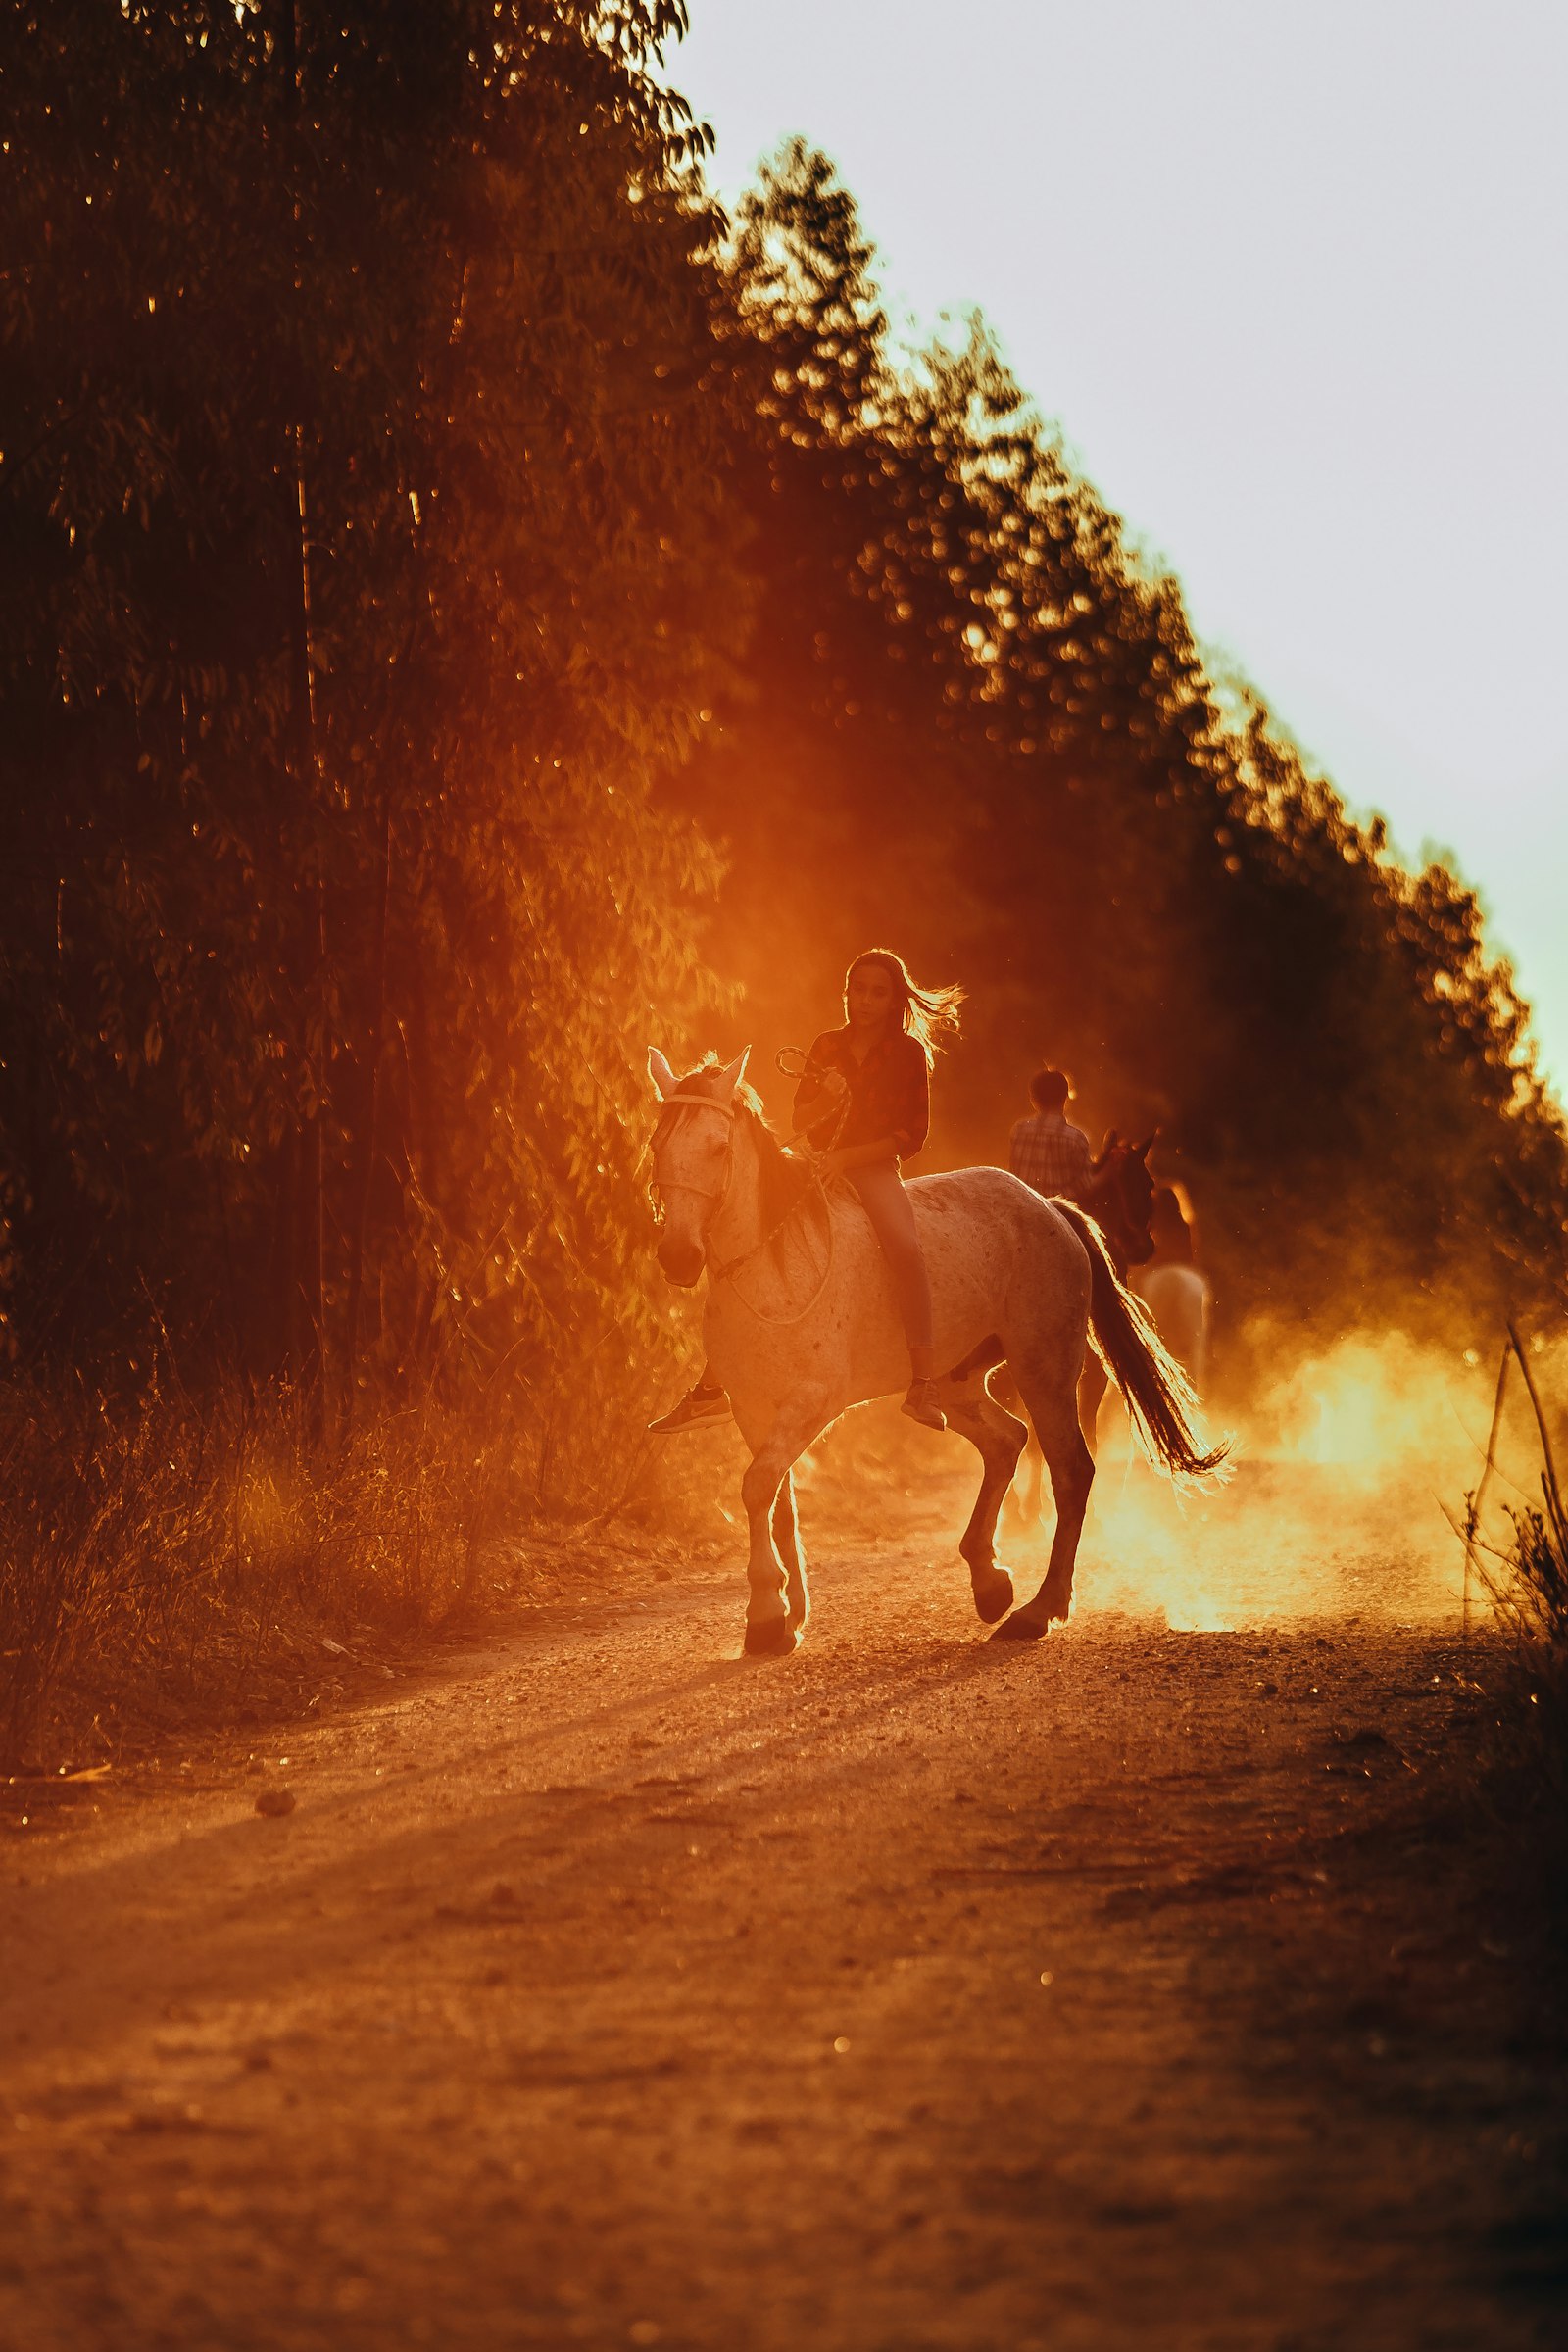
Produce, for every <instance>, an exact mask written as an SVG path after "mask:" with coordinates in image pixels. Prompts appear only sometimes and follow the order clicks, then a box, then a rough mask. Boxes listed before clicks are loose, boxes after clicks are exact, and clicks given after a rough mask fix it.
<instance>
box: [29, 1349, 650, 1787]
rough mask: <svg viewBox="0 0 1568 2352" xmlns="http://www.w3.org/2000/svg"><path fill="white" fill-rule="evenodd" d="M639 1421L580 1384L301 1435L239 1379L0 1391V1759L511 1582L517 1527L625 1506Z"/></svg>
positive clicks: (214, 1698) (414, 1409) (280, 1672)
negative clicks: (95, 1389) (216, 1383)
mask: <svg viewBox="0 0 1568 2352" xmlns="http://www.w3.org/2000/svg"><path fill="white" fill-rule="evenodd" d="M632 1404H633V1406H634V1405H635V1400H632ZM642 1419H643V1416H642V1414H641V1413H640V1412H639V1411H637V1410H636V1409H628V1404H627V1401H626V1400H621V1399H614V1400H613V1399H610V1398H608V1397H603V1396H600V1395H598V1394H597V1393H595V1391H594V1390H593V1389H592V1388H591V1387H583V1388H582V1389H581V1390H580V1392H579V1393H575V1394H573V1395H570V1396H566V1395H563V1394H562V1393H561V1392H560V1391H559V1390H553V1391H552V1392H551V1395H550V1397H549V1399H548V1401H547V1402H545V1403H538V1402H536V1401H535V1400H533V1399H531V1398H530V1397H528V1396H526V1395H525V1394H522V1393H517V1392H510V1393H505V1394H500V1393H497V1394H492V1395H489V1396H484V1397H477V1398H475V1397H471V1395H470V1396H469V1397H467V1398H466V1399H465V1400H464V1401H462V1402H455V1401H453V1400H451V1399H449V1398H446V1397H443V1396H442V1395H441V1394H440V1393H439V1392H437V1391H435V1390H431V1391H430V1392H429V1393H427V1394H425V1395H424V1396H422V1397H419V1398H418V1399H417V1401H414V1402H408V1401H404V1402H397V1403H394V1402H391V1401H388V1400H382V1401H380V1402H378V1403H372V1404H368V1405H365V1406H362V1408H361V1410H360V1411H359V1413H358V1414H357V1416H356V1419H355V1421H354V1423H353V1426H352V1427H351V1428H349V1429H348V1430H346V1431H342V1432H340V1433H339V1434H338V1435H337V1436H336V1437H335V1438H332V1439H328V1440H327V1441H326V1442H325V1443H322V1442H321V1441H320V1440H319V1438H316V1437H313V1435H312V1433H311V1425H310V1418H309V1416H308V1415H307V1414H306V1413H305V1412H304V1411H303V1410H302V1408H301V1401H300V1399H299V1398H298V1397H295V1396H293V1395H291V1394H290V1393H288V1392H287V1391H276V1390H273V1391H270V1392H264V1393H261V1394H258V1393H257V1392H255V1391H254V1390H250V1389H247V1388H246V1387H244V1386H242V1385H241V1384H240V1383H238V1382H232V1383H228V1384H225V1385H222V1386H221V1387H219V1388H218V1389H217V1390H216V1391H215V1392H210V1393H204V1394H203V1395H201V1396H200V1397H196V1396H192V1395H191V1394H189V1393H188V1392H187V1391H186V1390H184V1389H183V1388H182V1387H181V1386H179V1384H178V1383H177V1382H176V1381H173V1380H172V1379H169V1378H165V1379H163V1380H160V1381H156V1382H154V1383H153V1384H152V1385H151V1386H150V1387H149V1388H148V1389H147V1390H146V1391H144V1392H143V1393H142V1394H140V1395H138V1396H137V1397H133V1398H128V1399H124V1398H120V1399H117V1398H113V1397H108V1396H104V1395H101V1394H94V1393H90V1392H89V1391H87V1390H86V1389H84V1388H81V1387H77V1388H74V1389H60V1388H57V1389H54V1390H46V1389H42V1388H39V1387H36V1386H32V1387H24V1386H20V1385H13V1386H11V1387H9V1388H6V1389H4V1390H0V1758H3V1759H4V1760H5V1761H7V1762H9V1763H12V1764H16V1763H27V1762H36V1761H38V1760H39V1759H41V1758H43V1757H45V1756H50V1757H53V1756H55V1755H57V1754H58V1753H59V1752H61V1751H62V1750H63V1749H65V1750H67V1751H69V1752H71V1753H73V1754H76V1755H82V1754H86V1753H101V1752H103V1750H104V1748H105V1747H106V1746H107V1747H110V1748H113V1747H114V1746H116V1745H117V1744H118V1743H119V1741H120V1740H122V1739H123V1737H124V1735H125V1734H126V1733H127V1732H133V1731H135V1730H137V1729H139V1728H145V1727H153V1726H157V1725H158V1724H160V1723H161V1722H167V1721H169V1720H171V1719H176V1720H177V1719H179V1718H180V1717H181V1716H185V1715H189V1714H190V1713H191V1712H193V1711H204V1712H215V1711H221V1710H222V1709H223V1708H224V1707H232V1706H237V1705H239V1704H241V1703H243V1702H244V1700H245V1699H246V1698H247V1696H250V1695H253V1694H256V1693H262V1692H266V1693H268V1694H275V1692H276V1691H277V1689H278V1688H279V1682H280V1678H281V1679H282V1681H283V1682H285V1683H286V1682H287V1679H288V1675H287V1670H288V1667H289V1665H290V1662H291V1661H293V1662H294V1663H296V1664H300V1663H301V1662H302V1661H303V1659H304V1658H305V1657H306V1656H307V1655H309V1657H310V1659H311V1661H312V1664H311V1668H310V1671H311V1672H314V1673H316V1674H318V1676H319V1666H320V1659H321V1655H322V1652H321V1637H322V1636H323V1635H324V1636H326V1637H327V1638H329V1639H336V1640H339V1641H341V1642H344V1643H346V1644H353V1643H354V1642H356V1641H363V1640H364V1639H365V1638H366V1637H367V1636H368V1635H370V1634H378V1635H383V1636H389V1637H396V1638H402V1639H410V1638H414V1637H417V1636H418V1635H420V1634H424V1633H428V1632H430V1631H431V1630H432V1629H435V1628H438V1627H440V1626H442V1625H447V1624H450V1623H452V1622H453V1621H454V1620H455V1619H458V1618H460V1617H462V1616H463V1615H465V1614H466V1613H471V1612H472V1611H473V1610H474V1608H475V1607H476V1606H478V1605H480V1604H483V1603H486V1602H489V1601H492V1600H494V1599H496V1598H497V1597H499V1596H500V1595H501V1594H502V1593H507V1592H515V1591H516V1590H518V1589H519V1588H520V1587H521V1586H522V1585H523V1584H525V1583H526V1581H527V1576H528V1563H527V1545H526V1544H525V1542H524V1540H523V1538H524V1531H525V1530H526V1529H527V1528H528V1527H529V1526H530V1525H537V1524H538V1523H539V1522H540V1521H541V1519H543V1518H545V1517H547V1516H558V1517H559V1516H562V1515H564V1516H567V1517H572V1516H576V1517H581V1516H587V1515H589V1514H593V1513H598V1514H601V1515H603V1514H604V1513H606V1512H607V1511H610V1510H613V1509H614V1508H615V1507H616V1505H617V1504H618V1503H619V1502H620V1501H621V1500H622V1499H623V1498H624V1495H625V1494H626V1492H627V1490H628V1489H629V1487H630V1486H631V1485H632V1483H633V1482H634V1480H635V1477H636V1474H637V1470H638V1466H639V1458H640V1457H639V1444H640V1436H641V1429H642ZM296 1680H297V1677H296Z"/></svg>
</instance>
